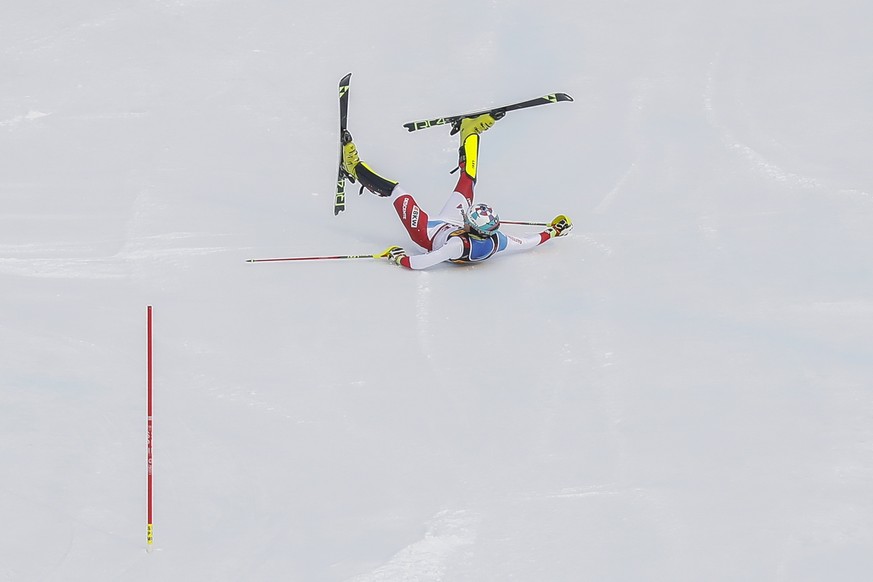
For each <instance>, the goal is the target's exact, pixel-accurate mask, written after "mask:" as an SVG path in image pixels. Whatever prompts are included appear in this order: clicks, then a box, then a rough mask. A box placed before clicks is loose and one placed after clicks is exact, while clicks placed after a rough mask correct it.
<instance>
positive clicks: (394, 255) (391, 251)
mask: <svg viewBox="0 0 873 582" xmlns="http://www.w3.org/2000/svg"><path fill="white" fill-rule="evenodd" d="M383 254H384V255H385V258H386V259H388V260H389V261H391V262H392V263H394V264H395V265H399V264H401V263H400V261H402V260H403V257H405V256H406V251H404V250H403V249H402V248H401V247H398V246H393V247H388V248H387V249H385V252H384V253H383Z"/></svg>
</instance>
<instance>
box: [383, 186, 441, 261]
mask: <svg viewBox="0 0 873 582" xmlns="http://www.w3.org/2000/svg"><path fill="white" fill-rule="evenodd" d="M391 200H392V203H393V204H394V210H396V211H397V216H398V217H399V218H400V222H402V223H403V227H404V228H405V229H406V232H407V233H408V234H409V238H410V239H412V242H414V243H415V244H417V245H418V246H420V247H421V248H422V249H424V250H425V251H431V250H433V243H432V241H431V235H432V233H431V232H429V230H430V229H429V228H428V226H429V224H428V223H429V220H428V216H427V212H425V211H424V210H422V209H421V207H419V206H418V203H417V202H416V201H415V198H413V197H412V195H411V194H410V193H409V192H407V191H406V190H404V189H403V187H402V186H400V185H399V184H398V185H397V186H395V187H394V190H393V192H392V194H391ZM440 224H441V223H440Z"/></svg>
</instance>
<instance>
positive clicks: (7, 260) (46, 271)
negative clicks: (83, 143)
mask: <svg viewBox="0 0 873 582" xmlns="http://www.w3.org/2000/svg"><path fill="white" fill-rule="evenodd" d="M194 236H197V235H195V234H193V233H169V234H166V235H160V236H158V237H149V240H151V241H154V240H155V239H158V240H163V241H174V240H177V239H184V238H191V237H194ZM147 242H148V241H147V240H145V239H140V240H136V241H132V243H131V244H129V245H126V246H125V248H124V249H122V250H121V251H120V252H118V253H116V254H115V255H112V256H109V257H88V258H81V257H69V258H61V257H40V258H36V257H32V258H28V257H9V256H8V255H10V254H21V253H27V254H35V253H39V254H53V253H58V254H60V253H62V252H65V251H66V252H69V247H65V248H57V249H54V248H52V247H39V246H33V245H3V246H0V254H2V255H6V256H4V257H2V258H0V273H3V274H6V275H14V276H20V277H44V278H62V279H121V278H126V277H130V276H131V274H132V272H134V271H135V270H136V268H137V267H139V266H141V265H143V264H144V263H146V262H148V261H154V262H160V263H174V262H177V261H179V260H180V259H186V258H189V257H199V256H204V255H210V254H215V253H221V252H227V251H229V250H231V249H230V248H228V247H213V246H201V247H175V248H172V247H170V248H165V249H157V250H155V249H153V248H152V247H150V246H148V245H147V244H146V243H147Z"/></svg>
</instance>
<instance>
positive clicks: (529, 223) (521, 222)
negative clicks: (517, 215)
mask: <svg viewBox="0 0 873 582" xmlns="http://www.w3.org/2000/svg"><path fill="white" fill-rule="evenodd" d="M500 224H524V225H527V226H550V224H549V223H548V222H530V221H527V220H501V221H500Z"/></svg>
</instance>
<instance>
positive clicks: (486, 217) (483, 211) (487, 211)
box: [464, 204, 500, 236]
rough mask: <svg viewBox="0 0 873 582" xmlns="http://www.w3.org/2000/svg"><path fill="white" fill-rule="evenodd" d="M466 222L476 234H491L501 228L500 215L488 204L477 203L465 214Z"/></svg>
mask: <svg viewBox="0 0 873 582" xmlns="http://www.w3.org/2000/svg"><path fill="white" fill-rule="evenodd" d="M464 222H465V223H466V224H467V226H469V227H470V230H472V231H473V233H474V234H478V235H481V236H491V235H492V234H494V233H495V232H497V229H498V228H500V217H499V216H497V213H496V212H494V209H493V208H491V207H490V206H488V205H487V204H476V205H475V206H473V207H471V208H470V210H468V211H467V213H466V214H465V215H464Z"/></svg>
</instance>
